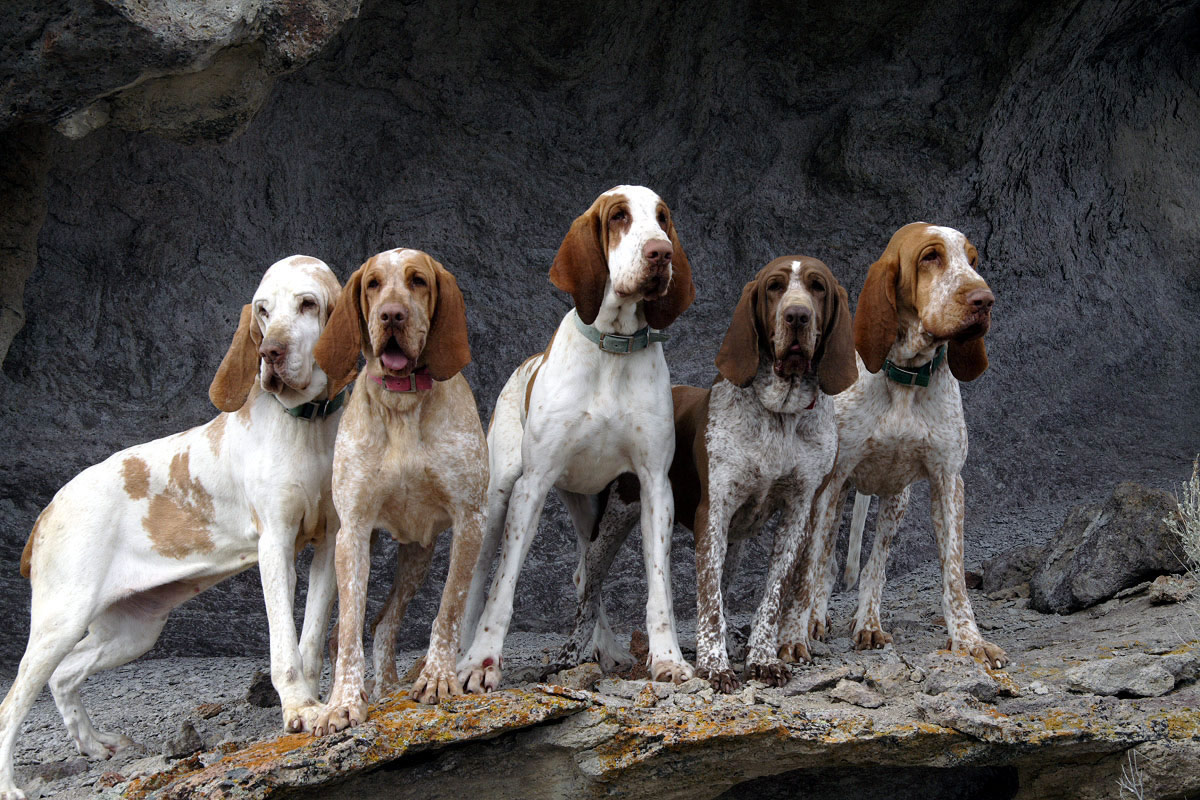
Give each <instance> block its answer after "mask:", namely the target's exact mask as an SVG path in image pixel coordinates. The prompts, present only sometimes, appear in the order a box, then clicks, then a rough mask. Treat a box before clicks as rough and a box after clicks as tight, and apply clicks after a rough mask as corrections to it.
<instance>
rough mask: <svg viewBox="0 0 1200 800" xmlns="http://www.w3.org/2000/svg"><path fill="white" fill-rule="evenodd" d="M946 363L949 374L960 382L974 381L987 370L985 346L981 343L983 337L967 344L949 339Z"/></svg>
mask: <svg viewBox="0 0 1200 800" xmlns="http://www.w3.org/2000/svg"><path fill="white" fill-rule="evenodd" d="M946 361H947V362H949V364H950V372H951V373H953V375H954V377H956V378H958V379H959V380H960V381H973V380H975V379H976V378H978V377H979V376H980V375H982V374H983V373H984V371H986V370H987V368H988V357H987V345H986V344H984V343H983V337H982V336H980V337H979V338H978V339H972V340H971V341H969V342H956V341H954V340H953V339H951V340H950V346H949V348H948V350H947V353H946Z"/></svg>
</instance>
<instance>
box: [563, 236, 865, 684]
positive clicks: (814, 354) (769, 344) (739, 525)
mask: <svg viewBox="0 0 1200 800" xmlns="http://www.w3.org/2000/svg"><path fill="white" fill-rule="evenodd" d="M716 365H717V369H718V370H719V372H720V374H719V376H718V377H717V379H716V381H715V382H714V384H713V386H712V388H710V389H701V388H697V387H694V386H675V387H673V389H672V395H673V397H674V404H675V458H674V462H673V463H672V465H671V471H670V478H671V489H672V492H673V494H674V498H675V515H676V520H677V521H678V522H680V523H681V524H683V525H685V526H687V527H688V528H691V529H692V530H693V531H694V533H695V537H696V602H697V606H698V608H697V614H698V618H697V622H696V674H697V676H699V677H703V678H707V679H708V680H709V681H710V682H711V683H712V685H713V687H714V688H716V689H718V690H719V691H723V692H729V691H732V690H733V689H734V688H735V687H736V686H737V683H738V681H737V677H736V676H735V674H734V672H733V670H732V669H731V666H730V661H729V655H728V652H727V651H726V647H725V640H726V626H725V613H724V600H723V597H724V594H725V592H726V591H727V589H728V585H729V580H730V576H731V574H732V571H733V569H732V568H733V567H734V566H735V565H736V561H737V552H738V551H739V550H740V547H741V544H742V542H743V541H744V540H745V539H746V538H748V537H750V536H753V535H756V534H758V533H759V531H761V530H762V529H763V527H764V526H765V525H766V524H767V522H768V521H769V520H770V519H771V518H772V517H774V516H775V515H776V514H779V515H780V524H779V528H778V531H777V533H776V534H775V541H774V545H773V547H772V553H771V562H770V566H769V568H768V571H767V578H766V585H765V587H764V590H763V595H762V600H761V602H760V603H759V606H758V609H757V611H756V612H755V615H754V621H753V623H752V626H751V631H750V639H749V642H748V653H747V657H746V674H747V676H748V677H750V678H755V679H758V680H761V681H764V682H765V683H768V684H772V685H776V686H779V685H782V684H784V683H786V682H787V680H788V678H789V677H790V676H791V673H790V671H789V670H788V668H787V666H786V664H784V663H783V662H782V661H781V660H780V659H779V658H778V656H777V650H778V631H779V621H780V617H781V614H782V604H783V603H784V602H785V601H786V600H787V598H788V597H790V596H791V592H790V591H789V589H788V588H787V587H788V585H789V584H790V582H791V579H792V576H793V571H794V568H795V565H796V562H797V558H798V557H799V556H800V555H801V554H802V549H803V548H804V547H805V545H806V543H807V540H808V538H809V536H810V533H811V530H812V522H813V519H812V509H813V500H814V497H815V496H816V495H817V494H818V493H819V492H821V491H822V489H823V488H824V486H825V485H826V482H827V481H828V479H829V476H830V473H831V472H832V470H833V465H834V456H835V454H836V452H837V431H836V428H835V426H834V410H833V406H834V400H833V398H832V397H831V395H836V394H838V393H839V392H841V391H843V390H844V389H845V388H846V387H847V386H849V385H851V384H852V383H853V382H854V379H855V366H854V345H853V340H852V338H851V330H850V310H849V306H848V303H847V299H846V291H845V289H843V288H842V287H841V286H840V285H839V284H838V282H837V280H836V279H835V278H834V276H833V273H832V272H830V270H829V267H827V266H826V265H825V264H824V263H822V262H821V261H818V260H817V259H815V258H809V257H807V256H784V257H782V258H777V259H775V260H774V261H772V262H771V263H770V264H767V266H765V267H763V269H762V270H761V271H760V272H759V273H758V275H757V276H756V277H755V278H754V280H752V281H750V282H749V283H747V284H746V286H745V288H744V289H743V290H742V296H741V299H740V301H739V302H738V305H737V308H736V309H735V310H734V313H733V320H732V321H731V322H730V325H729V330H728V332H727V333H726V334H725V340H724V342H723V343H722V345H721V350H720V352H719V353H718V355H717V358H716ZM628 477H629V476H625V478H623V480H622V481H620V482H619V485H618V488H617V491H615V492H613V494H612V496H611V497H610V499H609V502H608V506H607V509H606V511H605V515H604V517H603V519H602V521H601V525H600V529H599V535H598V536H597V537H596V540H595V541H594V542H593V543H592V546H591V548H589V553H588V558H589V563H588V565H587V568H586V569H585V570H584V575H585V576H586V578H587V580H586V582H585V584H584V586H583V587H582V591H581V600H580V610H579V614H578V615H577V617H576V627H575V631H574V632H573V633H572V636H571V640H570V641H569V644H568V647H573V648H575V652H582V649H581V648H582V645H583V643H584V642H586V641H588V638H589V637H591V636H592V629H593V627H594V626H595V624H596V623H597V622H599V624H601V625H606V624H607V623H606V621H605V620H604V618H603V616H602V615H601V614H600V608H601V606H602V604H601V600H600V584H601V583H602V581H603V579H604V575H605V574H606V573H607V571H608V567H609V565H610V564H611V562H612V558H613V556H614V555H615V554H616V551H617V549H618V548H619V547H620V544H621V542H622V541H623V540H624V539H625V537H626V536H627V535H628V533H629V530H630V528H631V527H632V526H633V524H634V522H636V518H637V514H636V513H633V509H635V508H636V506H633V505H631V504H630V503H631V501H634V500H635V499H636V495H635V494H634V493H633V492H631V491H630V488H631V487H630V485H629V484H628ZM611 638H612V637H611V634H597V635H596V637H595V639H596V640H597V641H604V640H611Z"/></svg>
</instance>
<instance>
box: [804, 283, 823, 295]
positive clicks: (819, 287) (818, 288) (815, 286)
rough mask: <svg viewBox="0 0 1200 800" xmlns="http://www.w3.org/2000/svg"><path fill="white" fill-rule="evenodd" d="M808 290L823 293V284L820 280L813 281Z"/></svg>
mask: <svg viewBox="0 0 1200 800" xmlns="http://www.w3.org/2000/svg"><path fill="white" fill-rule="evenodd" d="M808 290H809V291H810V292H817V293H819V294H825V284H823V283H821V282H820V281H813V282H812V285H811V286H809V287H808Z"/></svg>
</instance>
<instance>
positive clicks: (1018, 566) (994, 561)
mask: <svg viewBox="0 0 1200 800" xmlns="http://www.w3.org/2000/svg"><path fill="white" fill-rule="evenodd" d="M1045 549H1046V548H1045V545H1044V544H1041V543H1038V544H1027V545H1020V546H1018V547H1014V548H1012V549H1011V550H1005V551H1004V552H1002V553H997V554H996V555H994V556H992V557H991V558H989V559H987V560H986V561H984V562H983V587H982V588H983V591H985V592H987V593H988V594H991V593H992V592H998V591H1000V590H1002V589H1011V588H1012V587H1014V586H1019V585H1020V584H1022V583H1025V582H1026V581H1028V580H1029V576H1030V575H1032V574H1033V570H1034V569H1035V568H1036V567H1037V565H1038V561H1039V560H1040V558H1041V555H1042V552H1043V551H1044V550H1045Z"/></svg>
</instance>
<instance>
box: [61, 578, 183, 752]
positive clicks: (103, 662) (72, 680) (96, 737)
mask: <svg viewBox="0 0 1200 800" xmlns="http://www.w3.org/2000/svg"><path fill="white" fill-rule="evenodd" d="M139 606H140V604H138V603H137V602H136V601H122V602H120V603H115V604H113V605H112V606H110V607H109V608H108V609H107V610H106V611H105V612H104V613H102V614H101V615H100V616H99V617H97V618H96V619H95V620H93V621H92V624H91V625H89V626H88V635H87V636H86V637H84V639H83V641H81V642H79V644H77V645H75V648H74V649H73V650H72V651H71V652H70V654H69V655H67V657H66V658H64V659H63V661H62V663H61V664H59V665H58V669H56V670H54V674H53V675H51V677H50V691H51V692H52V693H53V694H54V703H55V705H57V706H58V712H59V713H60V714H61V715H62V718H63V724H64V725H66V726H67V732H68V733H70V734H71V738H72V739H74V740H75V746H76V747H77V748H79V752H80V753H82V754H83V755H85V756H88V757H89V758H96V759H105V758H109V757H110V756H112V755H113V754H114V753H116V752H117V751H118V750H121V749H124V748H126V747H129V746H131V745H134V744H136V742H134V741H133V740H132V739H130V738H129V737H128V736H125V735H124V734H122V733H120V732H114V733H105V732H102V731H98V730H96V729H95V728H94V727H92V722H91V720H90V719H89V718H88V714H87V711H86V710H85V709H84V707H83V702H82V700H81V699H80V697H79V687H80V686H82V685H83V682H84V681H85V680H86V679H87V678H88V676H89V675H94V674H96V673H97V672H100V671H102V670H106V669H112V668H113V667H119V666H120V665H122V664H126V663H128V662H130V661H132V660H133V659H135V658H137V657H138V656H140V655H142V654H143V653H145V652H146V651H147V650H149V649H150V648H151V647H153V646H154V643H155V642H156V641H158V635H159V633H161V632H162V629H163V625H164V624H166V621H167V612H168V611H169V610H170V608H172V607H173V605H171V606H168V607H167V608H166V609H163V610H158V609H154V610H153V611H151V612H150V613H147V611H146V610H145V609H144V606H141V607H139Z"/></svg>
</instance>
